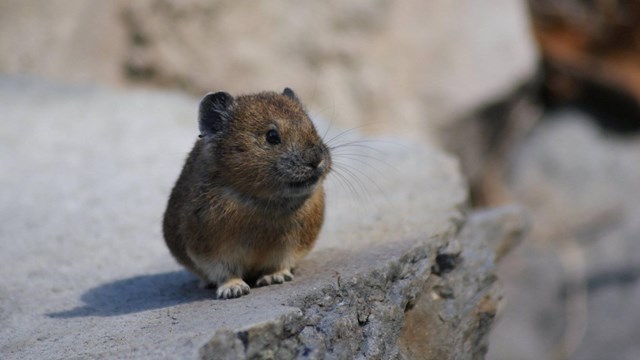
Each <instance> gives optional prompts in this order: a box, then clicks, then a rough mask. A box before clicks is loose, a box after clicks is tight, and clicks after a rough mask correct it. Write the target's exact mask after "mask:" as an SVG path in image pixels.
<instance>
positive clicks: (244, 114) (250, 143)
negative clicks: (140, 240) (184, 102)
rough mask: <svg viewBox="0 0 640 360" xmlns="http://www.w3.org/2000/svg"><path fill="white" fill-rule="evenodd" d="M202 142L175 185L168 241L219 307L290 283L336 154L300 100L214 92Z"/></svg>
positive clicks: (318, 216)
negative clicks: (253, 289) (211, 287)
mask: <svg viewBox="0 0 640 360" xmlns="http://www.w3.org/2000/svg"><path fill="white" fill-rule="evenodd" d="M198 125H199V130H200V137H199V139H198V140H196V142H195V145H194V146H193V149H192V150H191V152H190V153H189V155H188V157H187V160H186V162H185V164H184V167H183V169H182V173H181V174H180V176H179V177H178V180H177V181H176V184H175V186H174V187H173V190H172V192H171V195H170V197H169V201H168V204H167V209H166V211H165V214H164V221H163V234H164V239H165V242H166V243H167V246H168V247H169V250H170V251H171V253H172V254H173V256H174V257H175V258H176V260H177V261H178V262H179V263H180V264H182V265H183V266H185V267H186V268H187V269H188V270H190V271H191V272H193V273H195V274H196V275H198V276H199V277H200V278H202V279H203V280H204V281H205V282H206V283H211V284H215V285H216V286H217V290H216V295H217V297H218V298H220V299H228V298H235V297H240V296H242V295H245V294H248V293H249V289H250V288H249V285H248V284H247V282H248V283H252V284H255V285H256V286H265V285H271V284H274V283H283V282H285V281H290V280H292V279H293V275H292V273H291V269H292V268H293V266H294V265H295V264H296V262H297V261H298V260H299V259H301V258H302V257H304V256H305V255H306V254H307V253H309V251H311V248H312V247H313V245H314V243H315V241H316V239H317V237H318V234H319V232H320V228H321V227H322V223H323V221H324V189H323V185H322V183H323V180H324V179H325V178H326V176H327V174H328V173H329V171H330V169H331V154H330V151H329V148H328V147H327V146H326V145H325V144H324V142H323V141H322V138H321V137H320V136H319V135H318V133H317V131H316V128H315V127H314V125H313V123H312V122H311V119H310V118H309V116H308V115H307V113H306V112H305V110H304V107H303V106H302V104H301V102H300V100H299V99H298V97H297V96H296V94H295V93H294V92H293V91H292V90H291V89H289V88H286V89H284V91H283V92H282V93H276V92H262V93H258V94H253V95H243V96H238V97H235V98H234V97H233V96H231V95H230V94H228V93H226V92H217V93H209V94H207V95H206V96H205V97H204V98H203V99H202V101H201V102H200V108H199V115H198Z"/></svg>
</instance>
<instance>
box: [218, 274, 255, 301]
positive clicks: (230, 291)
mask: <svg viewBox="0 0 640 360" xmlns="http://www.w3.org/2000/svg"><path fill="white" fill-rule="evenodd" d="M248 293H249V285H247V283H246V282H244V281H242V279H238V278H234V279H230V280H227V282H225V283H224V284H222V285H220V286H218V290H216V296H217V297H218V299H233V298H238V297H240V296H242V295H247V294H248Z"/></svg>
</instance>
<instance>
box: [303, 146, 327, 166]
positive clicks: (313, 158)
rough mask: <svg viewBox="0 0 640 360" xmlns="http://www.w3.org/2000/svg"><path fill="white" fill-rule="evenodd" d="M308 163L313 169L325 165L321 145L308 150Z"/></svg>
mask: <svg viewBox="0 0 640 360" xmlns="http://www.w3.org/2000/svg"><path fill="white" fill-rule="evenodd" d="M306 155H307V156H306V165H307V166H308V167H310V168H311V169H314V170H315V169H317V168H319V167H321V166H322V165H324V156H323V154H322V149H321V148H319V147H313V148H311V149H309V150H307V154H306Z"/></svg>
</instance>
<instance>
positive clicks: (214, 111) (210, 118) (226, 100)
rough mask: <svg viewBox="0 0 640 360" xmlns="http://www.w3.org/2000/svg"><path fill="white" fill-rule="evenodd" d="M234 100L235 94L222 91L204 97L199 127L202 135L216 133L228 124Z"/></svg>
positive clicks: (201, 103)
mask: <svg viewBox="0 0 640 360" xmlns="http://www.w3.org/2000/svg"><path fill="white" fill-rule="evenodd" d="M233 102H234V99H233V96H231V95H229V94H228V93H226V92H222V91H221V92H217V93H208V94H207V95H205V96H204V98H202V100H201V101H200V111H199V113H198V127H199V128H200V136H201V137H202V136H206V135H214V134H216V133H218V132H220V131H222V130H223V129H224V128H225V127H226V126H227V122H228V121H229V117H230V114H231V106H232V105H233Z"/></svg>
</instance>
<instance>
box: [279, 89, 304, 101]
mask: <svg viewBox="0 0 640 360" xmlns="http://www.w3.org/2000/svg"><path fill="white" fill-rule="evenodd" d="M282 95H284V96H286V97H288V98H290V99H291V100H295V101H297V102H300V99H298V97H297V96H296V93H294V92H293V90H291V89H290V88H288V87H286V88H284V91H283V92H282Z"/></svg>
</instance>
